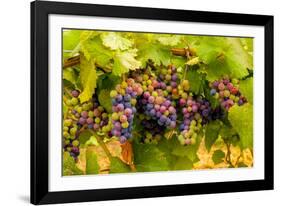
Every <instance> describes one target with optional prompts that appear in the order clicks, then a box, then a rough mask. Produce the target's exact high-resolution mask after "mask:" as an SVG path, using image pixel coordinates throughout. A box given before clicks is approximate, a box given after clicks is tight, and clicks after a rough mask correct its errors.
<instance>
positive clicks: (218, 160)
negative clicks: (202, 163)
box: [212, 150, 225, 164]
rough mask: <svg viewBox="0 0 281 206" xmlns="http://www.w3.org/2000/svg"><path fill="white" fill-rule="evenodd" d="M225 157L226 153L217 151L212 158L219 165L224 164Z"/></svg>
mask: <svg viewBox="0 0 281 206" xmlns="http://www.w3.org/2000/svg"><path fill="white" fill-rule="evenodd" d="M224 157H225V153H224V152H223V151H221V150H216V151H215V152H214V154H213V156H212V160H213V162H214V163H215V164H219V163H221V162H223V159H224Z"/></svg>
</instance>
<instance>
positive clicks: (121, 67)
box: [112, 49, 141, 76]
mask: <svg viewBox="0 0 281 206" xmlns="http://www.w3.org/2000/svg"><path fill="white" fill-rule="evenodd" d="M136 56H137V49H131V50H127V51H124V52H119V51H117V52H116V55H115V57H114V63H113V68H112V73H113V74H114V75H116V76H121V75H122V74H125V73H127V72H129V71H130V70H136V69H138V68H139V67H140V66H141V63H140V62H139V61H138V60H136V59H135V57H136Z"/></svg>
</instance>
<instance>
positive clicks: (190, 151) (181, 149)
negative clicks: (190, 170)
mask: <svg viewBox="0 0 281 206" xmlns="http://www.w3.org/2000/svg"><path fill="white" fill-rule="evenodd" d="M200 141H201V137H200V138H197V140H196V144H194V145H187V146H183V145H181V144H180V143H179V142H178V141H177V143H176V144H174V146H173V149H172V154H173V155H176V156H179V157H188V159H189V160H190V161H192V162H195V161H196V160H197V159H198V157H197V154H196V151H197V149H198V147H199V145H200Z"/></svg>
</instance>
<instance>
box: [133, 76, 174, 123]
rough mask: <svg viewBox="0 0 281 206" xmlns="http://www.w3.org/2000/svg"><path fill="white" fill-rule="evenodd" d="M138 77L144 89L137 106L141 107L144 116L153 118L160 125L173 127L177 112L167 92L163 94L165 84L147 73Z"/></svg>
mask: <svg viewBox="0 0 281 206" xmlns="http://www.w3.org/2000/svg"><path fill="white" fill-rule="evenodd" d="M138 79H139V81H140V80H141V83H142V88H143V90H144V92H143V95H142V96H141V97H140V99H139V101H138V103H139V104H138V105H139V106H138V108H141V109H142V112H143V113H144V114H145V115H146V116H148V117H150V118H151V119H153V120H155V121H156V122H157V123H158V124H159V125H160V126H166V127H168V128H175V127H176V120H177V113H176V109H175V107H174V102H172V101H171V100H170V99H169V98H168V93H166V94H165V92H167V91H166V90H165V89H166V84H165V83H164V82H160V81H158V80H157V79H156V77H155V76H152V75H148V74H144V75H143V76H142V77H141V78H140V77H138Z"/></svg>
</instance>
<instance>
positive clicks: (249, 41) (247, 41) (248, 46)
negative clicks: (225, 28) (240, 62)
mask: <svg viewBox="0 0 281 206" xmlns="http://www.w3.org/2000/svg"><path fill="white" fill-rule="evenodd" d="M240 41H241V43H242V45H243V47H244V49H245V50H246V51H248V52H253V43H254V39H253V38H240Z"/></svg>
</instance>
